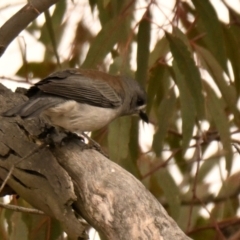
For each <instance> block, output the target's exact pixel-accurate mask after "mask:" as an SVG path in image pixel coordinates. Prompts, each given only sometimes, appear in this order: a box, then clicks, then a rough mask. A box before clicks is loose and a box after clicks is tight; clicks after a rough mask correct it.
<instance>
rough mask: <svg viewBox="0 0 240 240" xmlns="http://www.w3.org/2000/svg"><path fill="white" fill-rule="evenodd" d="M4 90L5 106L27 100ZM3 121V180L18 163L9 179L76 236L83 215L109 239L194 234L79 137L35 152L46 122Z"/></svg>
mask: <svg viewBox="0 0 240 240" xmlns="http://www.w3.org/2000/svg"><path fill="white" fill-rule="evenodd" d="M1 88H2V89H1ZM0 91H1V93H2V94H1V97H0V106H2V108H3V109H1V111H4V110H6V109H7V108H9V107H10V106H12V105H14V104H20V103H21V102H23V101H24V98H23V97H22V95H20V94H15V93H11V92H10V91H9V90H6V89H5V90H4V87H0ZM0 122H1V124H0V142H1V143H2V144H4V145H5V146H6V147H7V148H8V151H6V150H5V151H4V152H3V151H2V152H1V149H0V159H1V160H2V161H0V179H1V180H2V181H4V179H5V178H6V176H7V175H8V172H9V170H10V169H11V167H12V166H13V165H15V167H14V169H13V172H12V174H11V176H10V177H9V180H8V181H7V184H8V185H9V186H10V187H11V188H12V189H13V190H14V191H15V192H16V193H17V194H19V196H20V197H22V198H24V199H25V200H26V201H27V202H29V203H30V204H31V205H32V206H33V207H34V208H36V209H39V210H41V211H43V212H44V213H45V214H47V215H49V216H51V217H53V218H55V219H57V220H59V221H60V222H61V223H62V225H63V228H64V230H65V231H66V233H67V234H68V235H69V237H71V238H72V239H77V238H78V237H80V236H83V235H84V231H85V229H86V225H85V226H84V224H81V223H80V221H79V218H80V216H81V217H83V218H84V219H85V220H86V221H87V222H88V223H89V224H90V225H91V226H93V227H94V228H96V229H97V230H98V231H99V232H101V233H102V234H103V235H104V236H105V237H106V239H109V240H115V239H118V240H119V239H151V240H154V239H156V240H157V239H163V240H164V239H176V240H178V239H179V240H180V239H181V240H183V239H189V238H188V237H187V236H186V235H185V234H184V233H183V232H182V231H181V230H180V229H179V227H178V226H177V224H176V223H175V222H174V221H173V219H172V218H171V217H169V216H168V214H167V212H166V211H165V210H164V208H163V207H162V206H161V205H160V203H159V202H158V201H157V200H156V199H155V198H154V197H153V196H152V195H151V193H150V192H149V191H148V190H147V189H146V188H145V187H144V186H143V185H142V183H141V182H140V181H138V180H137V179H136V178H135V177H133V176H132V175H131V174H130V173H129V172H127V171H126V170H124V169H122V168H121V167H120V166H118V165H117V164H115V163H114V162H112V161H110V160H109V159H107V158H106V157H105V156H103V155H102V154H101V153H99V152H97V151H96V150H94V149H91V148H89V147H88V146H87V145H85V144H84V143H83V142H81V141H80V140H79V139H75V138H74V139H73V138H68V139H66V140H65V141H64V142H63V144H62V145H61V146H58V145H56V146H54V147H50V146H48V147H45V148H39V151H38V152H35V153H34V154H32V155H30V154H29V153H31V152H32V150H33V149H36V147H37V144H36V143H39V139H37V137H36V136H38V135H39V134H40V133H41V128H40V127H41V126H40V123H41V122H39V121H38V120H37V119H35V120H33V119H32V120H25V121H24V120H22V119H20V118H18V117H17V118H1V120H0ZM42 127H43V126H42ZM26 155H29V157H28V158H25V159H24V160H23V161H20V162H19V160H20V159H22V158H23V157H24V156H26ZM3 160H4V161H3ZM16 163H18V164H16Z"/></svg>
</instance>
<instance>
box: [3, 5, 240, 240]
mask: <svg viewBox="0 0 240 240" xmlns="http://www.w3.org/2000/svg"><path fill="white" fill-rule="evenodd" d="M82 2H83V1H81V0H78V1H77V0H76V1H73V2H72V1H63V0H61V1H59V3H57V4H56V5H55V6H54V7H52V8H51V9H50V10H49V11H47V12H45V13H44V16H42V17H41V18H40V20H39V19H37V20H36V21H34V22H33V23H32V24H30V25H29V26H28V27H27V29H26V30H25V34H26V33H27V35H28V36H31V38H33V39H34V40H35V41H37V42H38V43H40V44H41V47H42V49H43V51H41V56H43V59H42V60H41V61H39V60H36V59H37V58H36V59H33V60H30V59H28V55H27V54H26V53H27V50H28V40H27V38H22V37H19V38H18V39H17V40H16V41H20V44H19V46H21V47H20V48H19V51H20V52H21V54H22V66H21V67H20V68H19V69H18V71H17V72H16V76H15V77H14V78H18V79H19V80H20V81H21V82H27V83H29V84H32V83H33V82H34V80H36V79H40V78H42V77H45V76H46V75H48V74H49V73H51V72H53V71H56V70H59V69H62V68H69V67H82V68H97V69H100V70H103V71H107V72H109V73H111V74H123V75H130V76H132V77H134V78H135V79H136V80H137V81H139V82H140V83H141V84H142V85H143V86H144V87H145V88H146V90H147V93H148V105H147V112H148V114H149V118H150V124H151V125H150V126H146V125H144V126H143V124H142V123H141V122H139V119H138V118H135V117H123V118H120V119H117V120H116V121H114V122H113V123H112V124H110V126H108V127H106V128H104V129H101V130H99V131H98V132H94V133H93V134H92V136H93V138H94V139H95V140H96V141H97V142H99V143H100V144H101V145H102V146H103V148H104V149H105V151H107V152H108V153H109V155H110V158H111V159H112V160H113V161H115V162H117V163H118V164H120V165H121V166H123V167H124V168H125V169H127V170H128V171H130V172H131V173H132V174H134V175H135V176H136V177H137V178H139V179H140V180H141V181H142V183H143V184H144V185H145V186H146V187H147V188H148V189H149V190H150V191H151V193H152V194H153V195H155V196H156V198H157V199H159V201H160V202H161V203H162V204H163V206H164V207H165V208H166V209H167V211H168V213H169V214H170V215H171V216H172V217H173V218H174V220H175V221H176V222H177V223H178V225H179V226H180V227H181V228H182V229H183V230H184V231H185V232H186V233H187V234H188V235H189V236H190V237H192V238H193V239H196V240H201V239H204V240H205V239H239V238H240V237H239V236H240V230H239V229H240V227H239V225H240V219H239V207H240V206H239V197H238V194H239V191H240V184H239V183H240V181H239V180H240V172H239V170H240V168H239V165H240V164H239V153H240V146H239V139H238V138H239V132H240V129H239V124H240V113H239V107H238V106H239V105H238V99H239V94H240V68H239V63H240V49H239V46H240V14H239V12H237V11H235V9H233V8H231V7H230V6H229V5H228V4H227V3H226V2H225V1H224V0H222V1H221V4H222V5H224V7H225V10H226V11H227V13H228V14H229V21H228V22H224V21H222V20H220V19H219V17H218V15H217V13H216V9H217V7H218V6H217V5H213V4H212V3H211V2H210V1H209V0H201V1H200V0H192V1H180V0H176V1H175V2H173V4H172V8H171V9H167V8H166V6H165V5H164V4H163V3H162V2H160V1H157V0H156V1H154V0H151V1H150V0H149V1H140V0H122V1H117V0H114V1H110V0H89V1H88V2H86V1H85V4H86V5H85V6H83V4H82ZM212 2H214V1H212ZM9 8H11V6H5V7H3V8H2V9H0V10H1V12H2V13H4V11H6V10H7V9H9ZM17 8H18V6H17ZM87 8H90V11H89V12H88V13H86V12H84V11H87V10H86V9H87ZM1 12H0V13H1ZM164 15H165V16H164ZM163 16H164V19H165V20H164V21H162V19H161V18H162V17H163ZM66 46H68V47H66ZM32 52H33V53H35V54H39V50H37V49H33V50H32ZM6 54H8V52H6V53H5V55H4V57H5V56H6ZM8 67H11V66H8ZM4 78H6V76H5V77H4ZM9 78H10V77H9ZM151 126H152V128H151ZM139 129H140V132H139ZM152 129H153V130H152ZM140 136H141V137H140ZM96 167H97V166H96ZM209 176H211V177H209ZM10 202H11V204H17V205H23V206H28V204H27V203H26V202H24V201H23V200H22V199H21V198H19V199H17V198H16V197H13V198H11V200H10ZM0 236H1V237H0V238H1V239H51V240H53V239H64V236H63V234H62V230H61V227H60V225H59V224H58V222H56V221H54V220H52V219H50V218H48V217H46V216H36V215H30V214H26V213H17V212H13V211H11V210H7V209H1V210H0ZM19 236H21V237H19Z"/></svg>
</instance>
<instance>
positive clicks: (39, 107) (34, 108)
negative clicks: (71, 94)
mask: <svg viewBox="0 0 240 240" xmlns="http://www.w3.org/2000/svg"><path fill="white" fill-rule="evenodd" d="M62 101H63V99H60V98H57V97H56V98H54V97H38V98H35V99H29V100H28V101H27V102H25V103H23V104H22V105H19V106H15V107H13V108H11V109H9V110H7V111H6V112H3V113H1V115H2V116H4V117H13V116H17V115H19V116H20V117H22V118H29V117H36V116H39V115H40V114H41V112H42V111H44V110H45V109H48V108H50V107H53V106H56V105H57V104H59V103H61V102H62Z"/></svg>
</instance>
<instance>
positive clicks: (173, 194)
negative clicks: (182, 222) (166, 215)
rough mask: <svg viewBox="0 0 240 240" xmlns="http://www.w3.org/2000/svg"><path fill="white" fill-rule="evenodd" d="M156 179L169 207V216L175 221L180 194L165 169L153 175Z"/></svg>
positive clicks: (178, 209) (179, 204)
mask: <svg viewBox="0 0 240 240" xmlns="http://www.w3.org/2000/svg"><path fill="white" fill-rule="evenodd" d="M153 177H154V178H156V179H157V182H158V184H159V185H160V187H161V188H162V190H163V192H164V195H165V197H166V200H167V203H168V204H169V207H170V212H171V216H172V217H173V218H174V219H175V220H177V219H178V217H179V214H180V206H181V201H180V193H179V188H178V186H177V185H176V183H175V181H174V179H173V178H172V176H171V174H170V173H169V171H168V170H167V169H160V170H159V171H157V172H156V173H154V175H153Z"/></svg>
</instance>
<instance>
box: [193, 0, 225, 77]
mask: <svg viewBox="0 0 240 240" xmlns="http://www.w3.org/2000/svg"><path fill="white" fill-rule="evenodd" d="M192 2H193V4H194V6H195V8H196V10H197V13H198V15H199V17H200V21H201V23H202V25H203V28H204V31H205V33H206V35H205V36H204V38H203V40H205V42H206V44H207V46H208V48H209V49H210V51H211V52H212V53H213V55H214V56H215V58H216V59H217V61H218V62H219V63H220V65H221V66H222V68H223V69H224V71H225V72H228V71H227V57H226V53H225V48H224V45H225V44H224V38H223V33H222V29H221V24H220V21H219V20H218V17H217V13H216V11H215V9H214V8H213V6H212V5H211V3H210V1H209V0H201V1H199V0H192Z"/></svg>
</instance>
